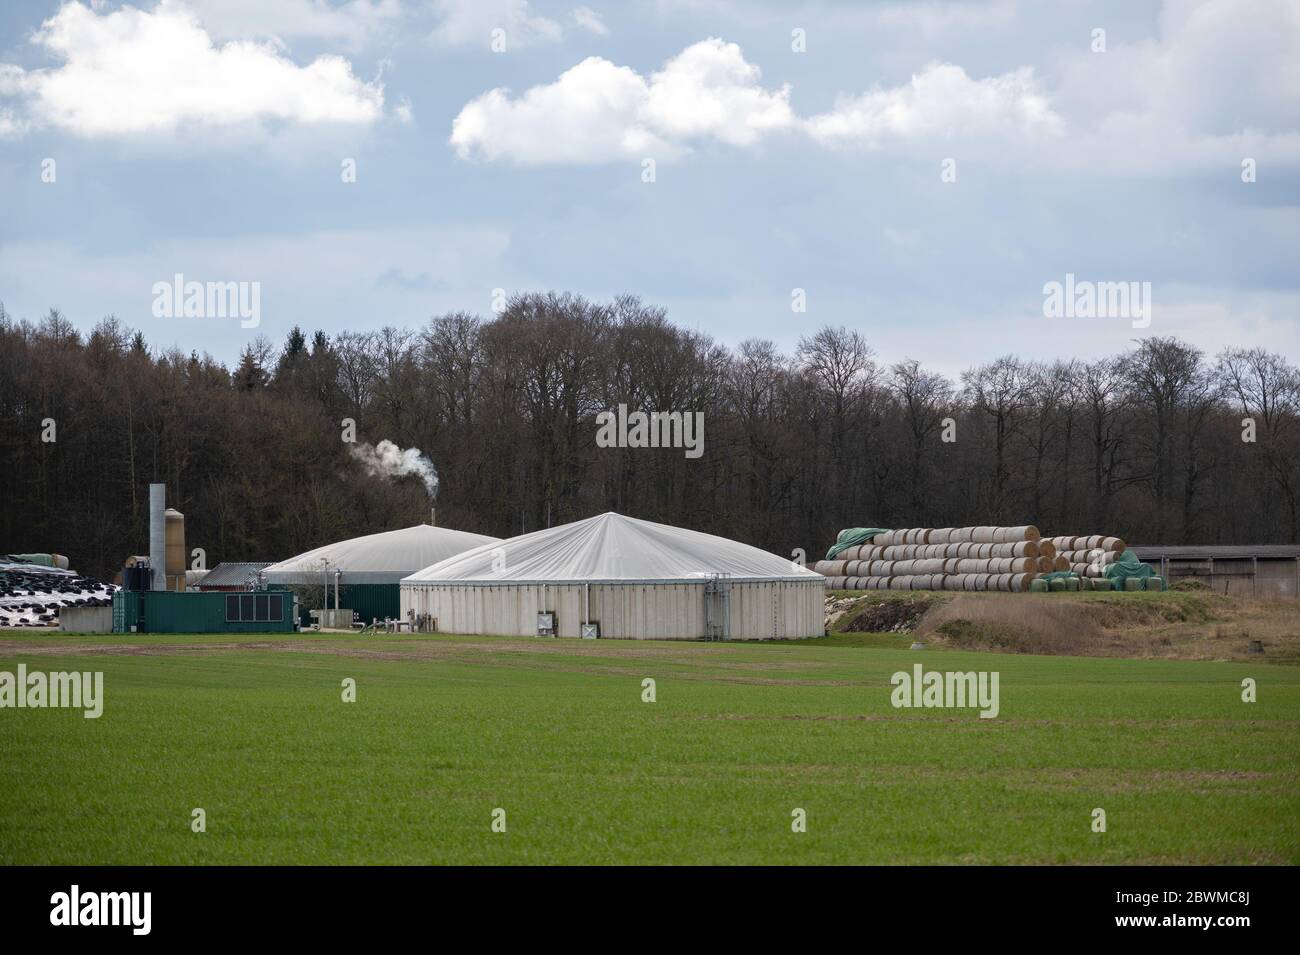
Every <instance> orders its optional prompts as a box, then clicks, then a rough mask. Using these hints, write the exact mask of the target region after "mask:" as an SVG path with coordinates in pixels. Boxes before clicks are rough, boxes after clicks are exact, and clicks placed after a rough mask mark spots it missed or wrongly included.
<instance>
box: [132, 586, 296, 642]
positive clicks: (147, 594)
mask: <svg viewBox="0 0 1300 955" xmlns="http://www.w3.org/2000/svg"><path fill="white" fill-rule="evenodd" d="M257 593H259V594H265V593H266V591H258V592H257ZM230 596H238V595H237V594H227V593H220V592H218V593H196V592H193V591H184V592H176V591H171V590H119V591H118V592H117V593H115V594H113V632H114V633H130V632H132V631H131V627H132V626H135V627H136V630H135V632H136V633H292V632H293V629H294V624H295V621H294V619H293V595H292V594H285V595H284V597H285V599H284V604H283V614H282V616H283V619H281V620H259V621H228V620H226V598H227V597H230Z"/></svg>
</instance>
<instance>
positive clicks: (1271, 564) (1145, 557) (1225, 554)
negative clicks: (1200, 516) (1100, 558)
mask: <svg viewBox="0 0 1300 955" xmlns="http://www.w3.org/2000/svg"><path fill="white" fill-rule="evenodd" d="M1129 550H1131V551H1133V553H1134V554H1135V555H1136V556H1137V558H1138V560H1140V561H1142V562H1143V563H1144V564H1149V565H1150V566H1151V567H1152V568H1153V569H1154V570H1155V572H1156V573H1158V574H1160V575H1161V576H1162V577H1164V578H1165V579H1166V580H1168V581H1169V582H1170V583H1171V584H1175V583H1177V582H1178V581H1180V580H1185V579H1187V578H1189V577H1190V578H1193V579H1195V580H1199V581H1201V582H1202V583H1203V584H1205V585H1206V586H1208V587H1209V588H1210V589H1211V590H1215V591H1217V592H1218V593H1221V594H1233V595H1237V596H1247V597H1291V598H1295V597H1300V546H1297V545H1295V544H1255V545H1244V546H1230V547H1196V546H1183V545H1168V546H1163V547H1161V546H1134V547H1130V548H1129Z"/></svg>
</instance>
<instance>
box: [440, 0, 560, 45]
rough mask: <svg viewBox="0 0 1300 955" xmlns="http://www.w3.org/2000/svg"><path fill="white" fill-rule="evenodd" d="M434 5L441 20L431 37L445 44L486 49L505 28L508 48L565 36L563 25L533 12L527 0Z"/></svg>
mask: <svg viewBox="0 0 1300 955" xmlns="http://www.w3.org/2000/svg"><path fill="white" fill-rule="evenodd" d="M434 6H435V8H436V9H437V12H438V15H439V17H440V20H439V23H438V26H437V27H436V28H435V29H434V31H433V34H432V39H433V40H434V42H436V43H441V44H444V45H447V46H464V45H468V44H478V45H481V46H483V47H484V48H486V47H487V46H488V44H489V43H490V42H491V40H492V31H493V30H496V29H501V30H504V31H505V40H506V48H507V49H518V48H520V47H526V46H535V45H537V44H539V43H556V42H558V41H559V40H561V39H563V37H564V27H562V26H561V25H560V24H559V23H558V22H557V21H555V20H552V19H551V18H550V17H544V16H537V15H534V14H533V12H532V10H531V8H530V7H529V5H528V0H436V2H435V3H434Z"/></svg>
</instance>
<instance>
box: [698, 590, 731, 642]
mask: <svg viewBox="0 0 1300 955" xmlns="http://www.w3.org/2000/svg"><path fill="white" fill-rule="evenodd" d="M704 639H705V640H730V639H731V582H730V581H729V580H727V578H726V575H725V574H710V575H709V579H708V580H707V581H706V582H705V584H704Z"/></svg>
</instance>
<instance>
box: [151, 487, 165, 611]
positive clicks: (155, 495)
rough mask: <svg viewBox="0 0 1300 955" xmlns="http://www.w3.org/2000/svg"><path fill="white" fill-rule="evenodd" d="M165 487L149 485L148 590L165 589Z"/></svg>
mask: <svg viewBox="0 0 1300 955" xmlns="http://www.w3.org/2000/svg"><path fill="white" fill-rule="evenodd" d="M166 511H167V485H165V484H150V485H149V567H150V569H151V572H152V579H151V582H150V584H149V589H150V590H166V589H167V517H166Z"/></svg>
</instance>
